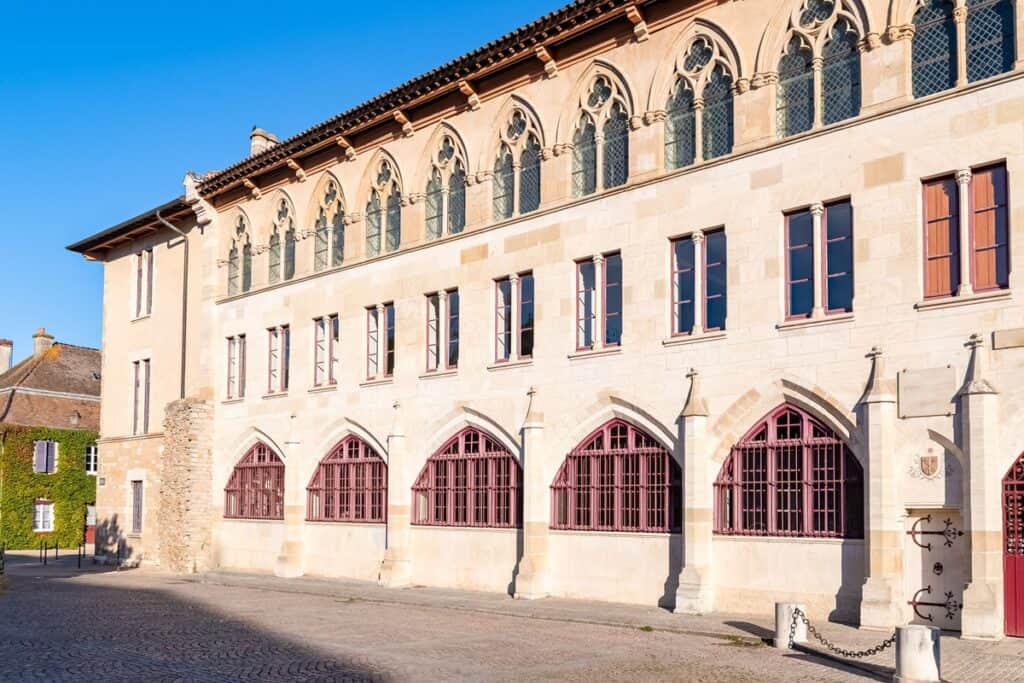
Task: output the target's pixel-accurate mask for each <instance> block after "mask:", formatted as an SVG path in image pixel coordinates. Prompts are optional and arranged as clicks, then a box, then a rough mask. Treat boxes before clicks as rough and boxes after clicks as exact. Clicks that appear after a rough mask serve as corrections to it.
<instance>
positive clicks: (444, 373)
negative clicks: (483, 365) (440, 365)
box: [419, 368, 459, 379]
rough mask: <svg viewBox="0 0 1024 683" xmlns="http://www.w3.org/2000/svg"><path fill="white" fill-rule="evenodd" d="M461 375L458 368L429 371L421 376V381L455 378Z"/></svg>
mask: <svg viewBox="0 0 1024 683" xmlns="http://www.w3.org/2000/svg"><path fill="white" fill-rule="evenodd" d="M457 374H459V369H458V368H449V369H447V370H428V371H427V372H424V373H423V374H422V375H420V377H419V378H420V379H441V378H442V377H455V376H456V375H457Z"/></svg>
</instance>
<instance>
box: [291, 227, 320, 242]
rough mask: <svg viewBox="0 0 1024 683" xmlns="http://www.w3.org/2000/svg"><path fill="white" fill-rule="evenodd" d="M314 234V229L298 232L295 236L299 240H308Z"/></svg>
mask: <svg viewBox="0 0 1024 683" xmlns="http://www.w3.org/2000/svg"><path fill="white" fill-rule="evenodd" d="M315 234H316V230H315V229H308V230H299V231H297V232H296V233H295V236H296V237H297V238H299V239H300V240H304V239H308V238H310V237H312V236H313V235H315Z"/></svg>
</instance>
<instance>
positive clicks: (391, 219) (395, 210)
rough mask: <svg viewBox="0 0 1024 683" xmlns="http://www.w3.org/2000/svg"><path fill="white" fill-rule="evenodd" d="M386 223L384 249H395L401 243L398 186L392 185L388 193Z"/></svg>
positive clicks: (400, 209)
mask: <svg viewBox="0 0 1024 683" xmlns="http://www.w3.org/2000/svg"><path fill="white" fill-rule="evenodd" d="M387 218H388V224H387V232H386V233H385V235H386V243H385V249H387V250H388V251H395V250H396V249H398V247H400V246H401V245H402V196H401V194H400V193H399V192H398V186H397V185H395V186H392V188H391V194H389V195H388V215H387Z"/></svg>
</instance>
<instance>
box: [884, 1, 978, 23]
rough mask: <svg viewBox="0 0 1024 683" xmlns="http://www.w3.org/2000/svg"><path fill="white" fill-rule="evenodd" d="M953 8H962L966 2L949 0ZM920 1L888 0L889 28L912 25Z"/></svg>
mask: <svg viewBox="0 0 1024 683" xmlns="http://www.w3.org/2000/svg"><path fill="white" fill-rule="evenodd" d="M950 2H952V3H953V7H954V9H955V8H959V7H964V6H965V5H966V4H967V2H966V0H950ZM920 5H921V0H890V2H889V9H888V16H887V20H888V23H889V27H890V28H896V27H899V26H908V25H910V24H913V23H914V15H915V14H916V13H917V9H918V7H919V6H920Z"/></svg>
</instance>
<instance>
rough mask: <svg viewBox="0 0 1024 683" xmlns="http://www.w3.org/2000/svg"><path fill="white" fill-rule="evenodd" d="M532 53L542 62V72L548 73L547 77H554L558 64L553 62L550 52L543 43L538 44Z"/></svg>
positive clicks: (556, 73)
mask: <svg viewBox="0 0 1024 683" xmlns="http://www.w3.org/2000/svg"><path fill="white" fill-rule="evenodd" d="M534 54H536V55H537V59H539V60H540V61H541V62H542V63H543V64H544V73H546V74H547V75H548V78H554V77H555V76H557V75H558V64H557V63H556V62H555V58H554V57H552V56H551V52H550V51H549V50H548V49H547V48H546V47H544V46H543V45H538V46H537V48H536V49H535V50H534Z"/></svg>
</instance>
